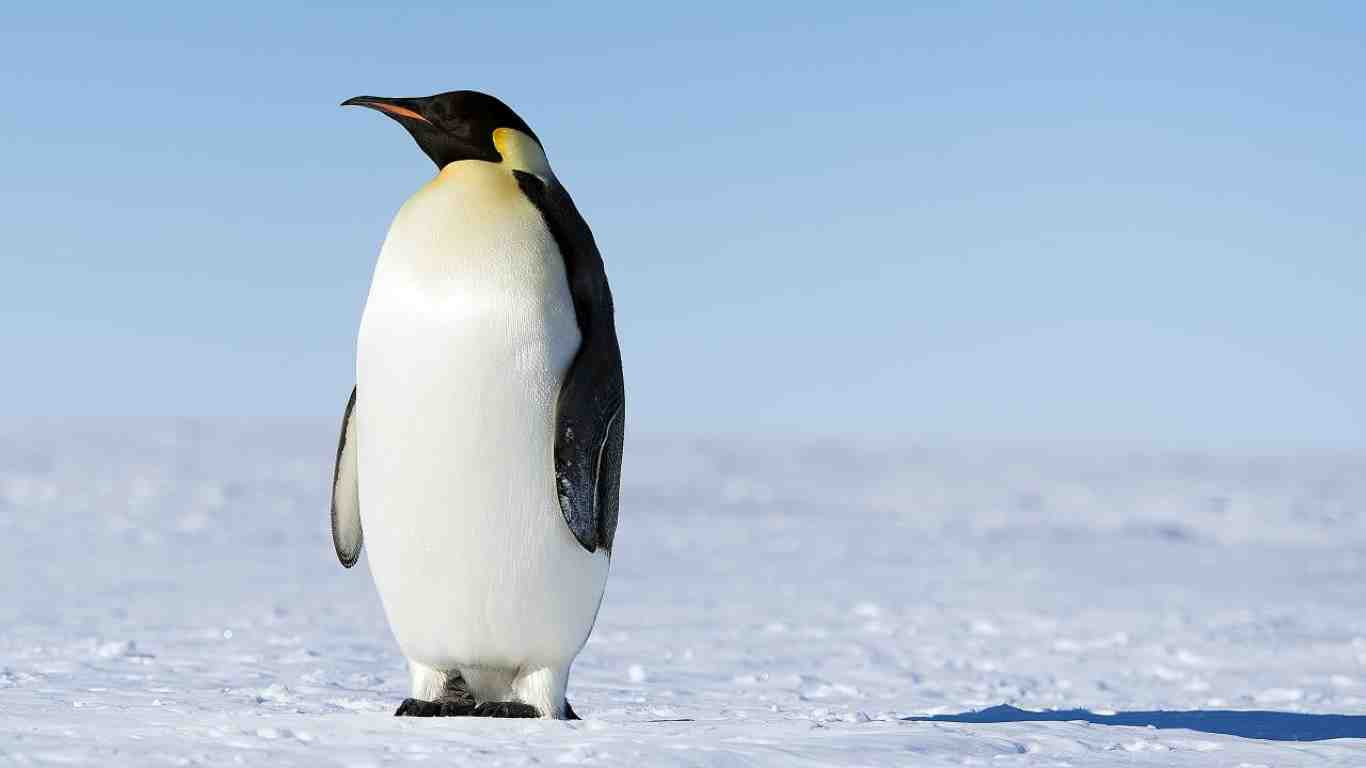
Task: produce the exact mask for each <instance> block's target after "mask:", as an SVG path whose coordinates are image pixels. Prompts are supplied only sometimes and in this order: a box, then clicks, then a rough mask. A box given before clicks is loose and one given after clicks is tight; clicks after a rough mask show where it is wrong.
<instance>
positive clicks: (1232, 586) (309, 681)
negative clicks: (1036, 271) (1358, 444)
mask: <svg viewBox="0 0 1366 768" xmlns="http://www.w3.org/2000/svg"><path fill="white" fill-rule="evenodd" d="M334 438H335V436H334V435H333V434H332V431H331V430H330V429H317V430H311V429H285V428H274V429H261V430H257V431H252V432H248V431H241V430H239V431H219V430H210V429H207V428H204V427H196V426H183V427H180V428H176V429H168V430H164V431H161V432H155V431H154V432H150V433H149V432H146V431H141V432H139V431H132V432H128V433H123V434H119V433H114V432H105V433H99V434H81V433H75V432H73V431H70V430H66V431H61V430H52V431H46V432H43V431H38V430H28V431H20V432H15V433H11V434H9V435H8V437H7V439H5V440H4V441H3V443H2V444H3V447H2V448H0V584H3V585H4V589H3V591H2V592H0V630H2V631H0V762H8V763H14V764H19V765H30V764H31V765H46V764H54V763H63V764H68V763H75V764H81V763H99V764H106V765H110V764H114V765H198V764H206V765H237V764H257V765H264V764H269V765H343V766H367V765H375V766H378V765H394V764H407V763H419V762H427V763H435V764H477V765H504V764H509V765H521V764H528V763H551V764H558V763H565V764H588V765H594V764H609V765H610V764H621V763H627V762H631V763H638V764H645V765H650V764H676V765H793V764H804V765H851V764H852V765H904V764H908V763H909V764H916V765H939V764H948V765H992V766H997V765H1002V766H1035V765H1038V766H1043V765H1050V766H1051V765H1071V766H1087V765H1108V764H1112V763H1115V762H1123V763H1124V764H1129V765H1178V766H1185V765H1193V766H1200V765H1228V766H1236V765H1248V766H1253V765H1268V766H1269V765H1284V764H1290V763H1294V764H1302V763H1309V762H1314V763H1317V764H1321V765H1362V764H1366V718H1361V717H1359V716H1362V715H1366V590H1363V588H1362V587H1363V584H1364V580H1363V576H1366V459H1363V458H1361V457H1353V456H1346V455H1329V454H1322V455H1308V454H1304V455H1300V454H1294V453H1289V452H1287V453H1286V454H1285V455H1282V456H1271V457H1256V456H1244V457H1239V456H1232V455H1229V456H1212V455H1200V454H1195V453H1179V454H1172V453H1161V452H1154V451H1143V450H1133V449H1124V448H1118V447H1115V446H1103V447H1083V446H1070V447H1067V446H1063V447H1059V446H1046V445H1030V444H1023V443H1016V444H1000V445H975V444H962V443H955V442H951V441H938V442H935V441H905V442H901V443H897V442H892V441H868V440H865V441H840V440H814V439H813V440H788V441H784V440H760V439H743V440H741V439H709V440H704V439H666V438H642V437H636V436H632V438H631V440H630V442H629V444H628V453H627V456H626V467H625V473H626V475H625V486H624V497H623V504H622V517H621V524H620V529H619V532H618V540H617V548H616V555H615V561H614V563H613V572H612V577H611V580H610V582H609V585H608V593H607V597H606V600H605V601H604V604H603V608H602V613H601V615H600V617H599V620H598V626H597V629H596V630H595V632H594V634H593V636H592V638H591V639H590V641H589V644H588V646H587V647H586V648H585V650H584V652H583V655H582V656H580V658H579V662H578V664H577V665H576V667H575V671H574V675H573V677H572V679H571V681H570V699H571V701H572V702H573V703H574V706H575V708H576V709H577V710H578V712H579V713H580V714H581V715H582V716H584V717H585V720H583V721H581V722H569V723H566V722H546V721H515V720H514V721H491V720H479V719H432V720H425V719H410V718H394V717H392V716H391V713H392V711H393V709H394V707H395V706H397V704H398V702H399V701H400V700H401V699H402V698H403V697H404V696H405V695H406V690H405V689H406V686H407V675H406V672H405V670H404V668H403V664H402V660H401V658H400V657H399V656H398V653H397V650H396V648H395V646H394V644H393V641H392V639H391V637H390V635H389V631H388V628H387V626H386V625H385V622H384V618H383V616H382V614H381V611H380V608H379V604H378V602H377V599H376V596H375V592H374V587H373V585H372V584H371V582H370V580H369V574H368V572H366V570H365V566H364V561H363V560H362V564H361V565H358V566H357V567H356V568H355V569H353V570H351V571H344V570H343V569H342V568H341V567H340V566H339V565H338V564H337V563H336V560H335V558H334V556H333V554H332V551H331V541H330V538H329V533H328V522H327V498H326V493H327V487H328V482H329V480H330V477H331V466H330V464H329V462H330V460H331V458H332V455H333V450H334V446H333V444H332V441H333V439H334ZM1000 705H1010V707H1014V708H1017V709H1011V708H1004V707H1000ZM991 707H998V709H987V708H991ZM976 710H986V711H985V712H983V713H982V714H981V715H980V716H978V719H984V720H991V719H1004V720H1008V721H1009V722H953V720H954V719H957V720H967V719H972V718H971V717H963V715H964V714H965V713H971V712H973V711H976ZM1072 710H1085V711H1072ZM1250 710H1274V711H1275V712H1277V713H1282V714H1279V715H1277V714H1257V713H1252V714H1238V713H1239V712H1241V711H1250ZM1292 713H1299V715H1302V716H1299V715H1294V714H1292ZM1334 715H1338V716H1342V715H1346V716H1358V717H1332V716H1334ZM934 716H941V717H947V718H949V719H947V720H945V719H940V720H929V719H926V718H931V717H934ZM907 718H920V719H907ZM1034 718H1048V719H1042V720H1035V719H1034ZM1117 722H1118V723H1129V722H1134V723H1143V724H1146V723H1148V722H1151V723H1152V724H1154V725H1160V726H1161V727H1157V728H1153V727H1144V725H1143V724H1136V725H1123V724H1114V723H1117ZM1236 733H1245V734H1259V735H1263V736H1268V737H1271V738H1259V739H1254V738H1244V737H1242V736H1238V735H1234V734H1236ZM1295 735H1298V736H1300V737H1308V738H1320V740H1314V741H1281V740H1274V739H1278V738H1281V739H1283V738H1290V737H1292V736H1295ZM1329 735H1338V736H1341V735H1347V736H1351V737H1353V738H1334V739H1322V738H1321V737H1324V736H1329Z"/></svg>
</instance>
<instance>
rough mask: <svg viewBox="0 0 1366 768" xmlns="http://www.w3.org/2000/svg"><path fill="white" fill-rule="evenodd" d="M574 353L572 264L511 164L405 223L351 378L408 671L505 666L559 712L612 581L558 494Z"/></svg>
mask: <svg viewBox="0 0 1366 768" xmlns="http://www.w3.org/2000/svg"><path fill="white" fill-rule="evenodd" d="M579 342H580V336H579V330H578V324H577V322H576V319H575V314H574V307H573V302H572V299H571V297H570V294H569V288H568V283H567V280H566V277H565V271H564V262H563V259H562V257H561V256H560V254H559V251H558V249H557V248H556V245H555V241H554V238H553V237H552V236H551V234H550V233H549V231H548V230H547V229H546V226H545V224H544V222H543V220H542V218H541V214H540V212H539V211H537V210H536V208H535V207H534V206H533V205H531V204H530V203H529V202H528V201H527V200H526V199H525V198H524V196H523V195H522V194H521V192H520V190H519V189H518V187H517V183H516V180H515V179H514V177H513V176H512V174H511V172H510V169H509V168H508V167H505V166H502V165H497V164H492V163H484V162H479V161H463V162H458V163H453V164H451V165H448V166H447V167H446V168H445V169H444V170H442V172H441V173H440V175H438V176H437V178H436V179H435V180H433V181H432V182H431V183H430V184H428V185H427V186H425V187H423V188H422V189H421V190H419V191H418V193H417V194H415V195H414V196H413V197H412V198H411V199H410V200H409V201H408V202H407V203H406V204H405V205H404V206H403V208H402V209H401V210H400V211H399V213H398V216H397V217H396V218H395V220H394V223H393V226H392V227H391V228H390V230H389V236H388V238H387V239H386V241H385V244H384V248H383V250H382V251H381V253H380V258H379V263H378V265H377V266H376V269H375V275H374V280H373V283H372V285H371V288H370V296H369V299H368V301H367V303H366V307H365V314H364V318H363V319H362V321H361V331H360V340H359V347H358V356H357V371H356V374H357V382H358V385H359V388H360V389H359V397H358V404H357V414H356V420H357V431H358V432H359V434H360V436H361V440H360V441H359V443H360V444H359V473H360V482H359V489H360V509H361V516H362V517H363V521H364V527H365V539H366V542H365V543H366V545H367V550H368V552H369V557H370V567H371V571H372V572H373V574H374V578H375V584H376V585H377V587H378V589H379V594H380V598H381V600H382V602H383V605H384V609H385V612H386V614H387V615H388V618H389V623H390V625H391V627H392V629H393V631H394V635H395V637H396V638H397V640H398V643H399V646H400V647H401V648H402V649H403V652H404V654H405V655H407V656H408V657H409V659H411V660H413V661H416V662H418V663H420V664H422V665H424V666H426V667H430V668H432V669H435V670H453V669H460V670H470V671H471V673H470V674H467V678H468V677H481V675H480V674H479V673H478V670H499V671H503V672H506V673H507V675H506V677H507V678H508V683H507V685H506V686H505V687H507V688H510V689H511V692H512V693H514V694H515V693H518V692H523V693H524V694H525V693H528V692H532V691H533V689H534V691H542V693H540V694H537V695H534V696H533V698H536V699H538V701H528V703H532V704H536V705H538V706H540V707H541V708H542V711H543V712H547V713H554V714H558V712H559V708H560V707H561V706H562V705H563V692H564V678H565V676H566V675H567V673H568V668H569V665H570V663H571V662H572V661H573V659H574V657H575V656H576V655H577V654H578V652H579V650H580V649H581V648H582V647H583V644H584V642H585V641H586V640H587V638H588V633H589V631H590V630H591V629H592V626H593V622H594V620H595V618H596V615H597V610H598V605H599V603H600V601H601V598H602V592H603V587H604V585H605V583H606V578H607V569H608V558H607V555H606V554H605V553H603V552H602V551H599V552H597V553H594V554H590V553H588V552H586V551H584V549H583V548H582V547H580V546H579V544H578V542H577V541H576V540H575V539H574V536H573V534H572V533H571V532H570V531H569V528H568V526H567V525H566V524H565V522H564V519H563V517H562V515H561V512H560V507H559V502H558V501H557V498H556V488H555V473H554V464H553V461H554V440H553V436H554V430H555V403H556V398H557V396H558V394H559V389H560V383H561V381H562V379H563V377H564V373H565V371H566V370H567V368H568V366H569V364H570V362H571V361H572V360H573V357H574V354H575V353H576V351H577V350H578V347H579ZM482 677H488V675H482ZM495 677H496V676H495ZM557 697H558V700H556V698H557Z"/></svg>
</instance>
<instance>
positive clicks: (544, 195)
mask: <svg viewBox="0 0 1366 768" xmlns="http://www.w3.org/2000/svg"><path fill="white" fill-rule="evenodd" d="M514 173H515V175H516V177H517V183H518V185H519V186H520V187H521V188H522V193H523V194H524V195H526V197H527V199H528V200H530V201H531V202H532V203H533V204H534V205H535V206H536V208H537V209H539V210H540V212H541V216H542V217H543V218H544V219H545V222H546V225H547V227H548V228H549V229H550V232H551V234H552V235H553V236H554V238H555V244H556V246H557V247H558V248H559V250H560V255H561V256H562V257H563V258H564V267H565V276H566V277H567V278H568V281H569V293H570V296H571V297H572V298H573V300H574V314H575V316H576V318H577V320H578V324H579V334H580V336H581V337H582V341H581V342H580V344H579V351H578V353H577V354H576V355H575V357H574V362H573V363H571V364H570V366H569V372H568V373H566V374H565V377H564V382H563V383H562V384H561V386H560V395H559V399H558V401H557V407H556V417H555V419H556V424H555V487H556V490H557V492H558V495H559V499H560V512H561V513H563V514H564V520H565V523H567V524H568V525H569V530H570V531H572V532H573V533H574V538H576V539H578V542H579V544H580V545H582V546H583V548H584V549H586V550H588V551H589V552H595V551H597V550H598V548H599V547H601V548H603V549H605V550H606V551H607V552H609V553H610V552H611V551H612V540H613V538H614V537H615V536H616V531H617V508H618V498H619V496H620V491H621V453H622V446H623V441H624V435H625V426H626V425H625V422H626V384H625V380H624V378H623V376H622V371H621V348H620V346H619V345H618V343H617V330H616V324H615V322H614V320H613V309H612V291H611V289H610V288H609V287H608V285H607V272H606V270H605V269H604V268H603V264H602V255H601V254H600V253H598V246H597V243H595V242H594V241H593V232H592V230H590V229H589V228H588V223H587V222H585V221H584V220H583V216H581V215H580V214H579V210H578V208H576V207H575V206H574V201H573V200H572V199H571V198H570V197H569V193H568V192H567V191H565V189H564V187H563V186H561V185H560V183H559V181H557V180H555V179H554V178H553V177H551V178H549V179H542V178H541V177H540V176H537V175H535V174H532V173H528V172H526V171H520V170H519V171H515V172H514Z"/></svg>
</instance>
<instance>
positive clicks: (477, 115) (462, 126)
mask: <svg viewBox="0 0 1366 768" xmlns="http://www.w3.org/2000/svg"><path fill="white" fill-rule="evenodd" d="M342 106H344V107H346V106H358V107H369V108H371V109H374V110H378V111H380V112H383V113H384V114H386V115H388V116H389V117H392V118H393V119H394V120H397V121H398V123H399V124H400V125H402V126H403V127H404V128H406V129H407V130H408V133H410V134H412V136H413V139H415V140H416V141H417V146H418V147H419V148H420V149H421V150H422V151H423V152H425V153H426V154H427V157H430V158H431V159H432V162H434V163H436V167H437V168H438V169H441V168H445V167H446V166H447V165H449V164H451V163H454V162H458V161H460V160H484V161H487V162H490V163H502V164H504V165H507V166H509V167H510V168H511V169H514V170H524V171H530V172H532V173H536V174H537V175H539V176H546V177H548V176H550V168H549V165H548V164H547V162H546V159H545V151H544V150H543V149H542V148H541V140H540V139H538V138H537V137H536V134H535V132H533V131H532V130H531V126H529V125H527V124H526V121H525V120H523V119H522V118H520V117H518V116H517V113H516V112H513V111H512V108H511V107H509V106H508V105H506V104H504V103H503V102H501V101H499V100H498V99H496V98H494V97H492V96H490V95H488V94H486V93H480V92H479V91H449V92H447V93H438V94H436V95H435V96H426V97H421V98H386V97H380V96H356V97H355V98H351V99H347V100H346V101H343V102H342Z"/></svg>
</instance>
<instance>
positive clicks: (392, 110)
mask: <svg viewBox="0 0 1366 768" xmlns="http://www.w3.org/2000/svg"><path fill="white" fill-rule="evenodd" d="M419 101H420V100H419V99H386V98H383V97H380V96H356V97H355V98H351V99H347V100H346V101H343V102H342V103H341V105H342V106H343V107H369V108H370V109H376V110H379V111H380V112H384V113H385V114H387V115H389V116H390V117H392V118H394V119H395V120H398V121H399V122H400V123H401V122H403V121H404V120H419V121H421V122H424V123H426V124H427V125H431V124H432V121H431V120H428V119H427V118H425V117H423V116H422V113H421V112H420V111H418V110H419V109H420V108H421V105H420V104H419V103H418V102H419Z"/></svg>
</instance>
